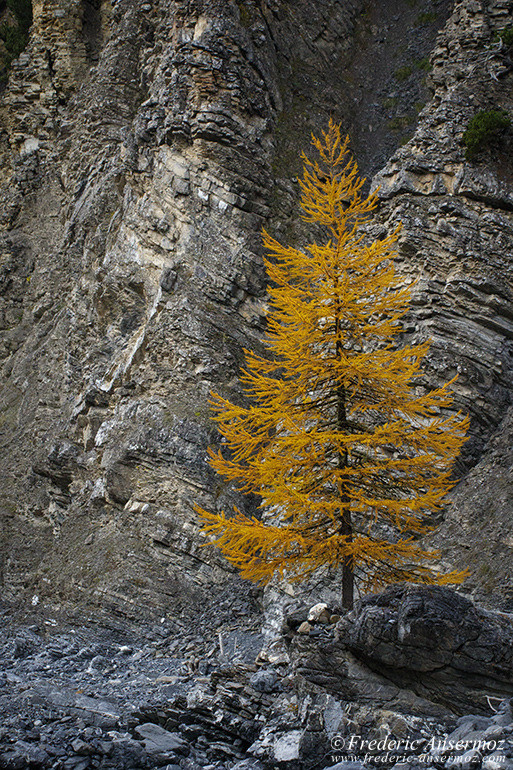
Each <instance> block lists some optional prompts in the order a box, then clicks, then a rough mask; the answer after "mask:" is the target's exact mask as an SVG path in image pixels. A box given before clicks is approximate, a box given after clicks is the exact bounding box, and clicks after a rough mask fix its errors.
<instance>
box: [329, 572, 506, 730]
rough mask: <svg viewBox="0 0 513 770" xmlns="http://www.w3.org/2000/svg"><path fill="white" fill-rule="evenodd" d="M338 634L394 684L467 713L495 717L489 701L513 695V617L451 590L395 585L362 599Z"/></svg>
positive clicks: (339, 627)
mask: <svg viewBox="0 0 513 770" xmlns="http://www.w3.org/2000/svg"><path fill="white" fill-rule="evenodd" d="M337 633H338V643H339V644H341V645H343V646H345V647H347V648H348V649H349V650H351V652H353V653H354V654H355V655H356V656H357V657H362V658H364V659H365V660H366V661H367V662H368V664H370V665H371V666H372V667H374V668H377V669H379V670H380V672H381V673H382V674H384V675H385V676H386V678H387V679H389V680H390V681H392V682H394V683H395V684H397V685H398V686H400V687H402V688H408V689H411V690H413V691H414V692H415V693H417V694H418V695H420V696H421V697H425V698H429V699H431V700H434V701H436V702H439V703H442V704H444V705H446V706H448V707H449V708H451V709H453V710H455V711H459V712H460V713H461V712H465V711H469V710H471V709H479V710H481V711H482V712H489V705H488V701H487V696H492V697H497V696H499V697H500V696H502V697H504V696H505V695H509V694H511V693H513V682H512V680H511V674H510V672H511V669H512V666H513V620H512V619H511V618H508V617H505V616H504V615H502V614H500V613H496V614H494V613H491V612H485V611H483V610H480V609H478V608H477V607H476V606H475V605H474V604H472V602H471V601H470V600H468V599H466V598H464V597H463V596H461V595H459V594H457V593H455V592H454V591H451V590H450V589H448V588H443V587H421V586H415V585H409V584H405V585H401V586H394V587H391V588H389V589H387V590H386V591H385V592H384V593H382V594H379V595H375V596H369V597H367V598H365V599H363V600H362V601H361V602H360V604H359V605H358V607H357V608H356V610H355V611H353V612H352V613H351V614H350V615H348V616H346V617H345V618H343V619H342V620H341V621H340V622H339V624H338V626H337ZM488 725H489V723H487V724H486V726H488ZM480 726H481V725H480ZM482 726H483V727H484V726H485V725H484V724H483V725H482ZM466 729H467V724H466V723H465V727H463V725H462V730H466Z"/></svg>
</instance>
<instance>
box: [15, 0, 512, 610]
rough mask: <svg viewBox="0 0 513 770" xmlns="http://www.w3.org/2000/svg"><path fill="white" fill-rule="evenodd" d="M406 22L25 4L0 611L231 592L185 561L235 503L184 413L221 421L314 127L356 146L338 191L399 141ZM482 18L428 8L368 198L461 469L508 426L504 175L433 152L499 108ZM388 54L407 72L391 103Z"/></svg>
mask: <svg viewBox="0 0 513 770" xmlns="http://www.w3.org/2000/svg"><path fill="white" fill-rule="evenodd" d="M426 8H427V9H428V10H427V11H424V15H422V14H420V12H419V9H415V8H414V7H413V5H412V4H411V3H407V2H404V3H402V2H390V3H382V4H380V6H379V9H378V10H377V9H370V10H369V9H367V10H368V13H362V12H364V11H366V6H365V5H364V4H363V2H359V0H352V2H349V3H347V2H346V3H340V2H338V1H337V0H323V2H318V3H316V4H314V6H312V4H311V3H308V2H306V1H305V2H303V0H301V1H300V2H298V3H296V4H295V6H294V8H291V7H290V6H289V4H283V3H279V2H275V1H274V0H269V2H266V3H263V4H262V3H260V2H258V3H257V2H252V1H251V0H245V1H244V2H240V3H237V2H225V1H224V0H194V1H191V2H189V3H186V4H185V3H181V2H171V0H161V2H159V3H152V4H150V3H147V4H145V3H143V4H141V3H135V2H134V1H133V0H119V1H118V2H115V3H109V2H105V0H102V2H96V1H95V2H83V3H79V2H74V1H73V2H72V0H38V2H36V3H34V26H33V30H32V35H31V41H30V43H29V46H28V48H27V50H26V51H25V52H24V53H23V54H22V55H21V56H20V58H19V59H18V61H17V62H16V63H15V64H14V65H13V70H12V73H11V78H10V81H9V85H8V88H7V90H6V91H5V93H4V95H3V107H2V125H3V132H2V135H1V137H0V139H1V148H0V149H1V153H2V175H3V176H2V178H3V179H4V181H5V185H4V188H3V192H2V226H3V235H2V243H1V252H0V253H1V257H0V287H1V292H2V308H1V315H0V324H1V336H0V358H1V366H2V370H1V389H0V443H1V452H2V459H1V463H2V473H3V477H4V480H5V481H4V484H3V488H2V490H1V492H0V511H1V521H2V528H3V537H2V543H3V545H2V563H1V573H2V582H3V586H4V591H5V592H6V594H7V595H10V596H15V595H23V596H24V597H27V598H32V597H33V596H37V597H38V601H51V602H54V603H58V602H60V601H63V600H71V601H72V602H74V603H77V602H80V601H82V600H83V599H84V600H86V601H87V602H97V603H99V604H100V605H102V606H104V607H107V608H109V609H113V610H115V611H116V612H122V613H127V614H138V613H144V612H146V611H150V610H151V611H155V612H161V610H162V609H164V608H169V607H180V606H181V604H191V603H194V602H197V601H201V597H205V596H206V595H207V594H208V593H209V592H210V591H211V586H212V585H216V584H221V583H225V582H226V581H228V582H229V581H232V582H233V585H234V586H235V585H238V581H237V578H236V577H235V576H233V575H232V573H231V572H230V570H229V569H228V568H227V566H226V564H225V562H224V561H223V560H222V559H221V558H220V557H219V556H218V555H216V554H215V553H213V552H211V551H209V550H207V549H203V548H201V547H200V546H201V545H202V542H203V541H202V539H201V538H199V537H198V534H197V524H196V517H195V513H194V510H193V505H194V503H196V502H199V503H200V504H203V505H205V506H211V507H217V508H218V509H219V508H222V507H223V505H225V504H227V503H228V502H232V501H234V500H235V501H238V502H239V503H240V504H241V505H244V506H245V509H246V510H248V511H252V510H254V507H255V505H256V504H257V501H256V500H251V499H250V500H247V501H245V502H242V501H240V499H239V496H238V495H237V494H236V493H235V492H234V491H233V490H232V489H230V488H228V487H226V485H224V484H223V482H222V481H221V480H219V479H215V478H214V477H213V475H212V473H211V471H210V470H209V467H208V465H207V463H206V458H205V450H206V447H207V446H208V445H209V444H211V443H215V442H216V441H217V438H218V437H217V436H216V434H215V431H214V428H213V426H212V423H211V421H210V418H209V411H208V403H207V402H208V396H209V392H210V390H211V389H212V388H215V389H216V390H219V391H220V392H222V393H223V394H229V395H234V396H235V397H237V394H238V385H237V375H238V372H239V366H240V362H241V350H242V348H243V347H245V346H247V347H255V348H257V349H258V347H259V344H260V340H261V338H262V335H263V332H264V327H263V315H264V310H265V303H266V297H265V279H264V275H263V270H262V262H261V246H260V229H261V227H262V225H264V224H266V225H267V226H269V227H271V228H273V232H276V233H277V234H278V236H280V237H283V238H285V239H292V240H295V242H299V243H300V242H302V239H304V233H303V231H302V229H301V227H300V226H298V225H297V222H296V219H294V217H293V216H292V213H291V212H292V211H293V203H294V198H295V195H296V192H295V188H294V185H293V182H292V179H291V177H292V176H293V174H294V173H296V172H297V160H296V159H297V158H298V156H299V150H300V148H301V146H304V145H305V144H306V141H307V136H308V133H309V131H310V129H316V130H317V129H318V128H319V127H321V126H322V127H323V126H324V125H325V124H326V120H327V117H328V116H329V114H334V115H335V117H337V118H338V119H340V120H342V121H343V123H344V125H347V127H348V128H350V129H352V130H353V131H354V133H355V143H356V145H358V144H360V145H361V146H362V147H366V148H367V149H368V148H369V147H371V146H373V147H375V150H374V149H373V150H372V152H371V151H370V149H368V151H366V152H365V153H363V155H364V170H373V169H375V168H376V167H377V166H378V165H381V163H382V162H383V160H384V159H385V158H386V157H387V156H388V155H389V154H390V153H391V152H392V151H393V148H394V147H395V146H396V145H397V143H398V141H399V139H400V136H402V134H398V133H397V129H396V128H392V127H389V130H385V129H384V128H383V125H382V123H383V120H384V119H385V118H384V116H386V115H389V114H390V115H391V113H389V112H387V111H390V110H393V109H396V108H397V109H399V107H397V103H400V104H401V105H403V106H404V108H405V109H406V106H405V105H406V102H408V104H409V107H408V109H413V107H414V104H413V100H415V99H416V98H418V94H421V93H423V88H424V86H423V85H422V77H423V73H424V70H423V67H424V64H420V62H423V61H424V59H423V58H421V57H425V56H426V54H427V53H429V51H430V49H431V48H432V44H433V38H434V34H435V32H436V28H437V26H442V25H443V24H444V22H445V18H446V16H447V14H448V13H449V11H450V5H449V3H448V2H442V1H441V0H440V1H437V2H435V0H433V1H432V2H430V3H428V4H427V6H426ZM510 14H511V8H510V4H509V3H508V2H505V0H493V2H490V3H488V4H484V3H480V2H476V1H475V0H462V1H461V2H459V3H457V4H456V6H455V8H454V12H453V14H452V16H451V17H450V20H449V22H448V23H447V26H446V27H445V29H444V30H443V31H442V32H441V34H440V36H439V38H438V43H437V45H436V48H435V50H434V53H433V57H432V63H433V70H432V73H431V75H430V78H431V82H432V86H433V88H434V97H433V100H432V101H430V102H429V103H428V104H427V105H426V107H425V108H424V110H423V111H422V112H421V114H420V117H419V123H418V127H417V130H416V133H415V135H414V137H413V138H412V139H411V141H410V142H409V143H408V144H406V145H405V146H404V147H402V149H400V150H399V151H398V152H397V154H396V155H395V156H394V157H393V158H392V160H391V161H390V163H389V164H388V165H387V166H386V167H385V169H384V170H383V172H382V173H381V175H380V178H379V180H378V181H379V182H380V184H381V193H380V195H381V196H382V199H383V203H382V207H381V212H380V217H381V220H382V223H386V224H387V225H388V224H390V225H392V224H393V223H395V222H397V221H398V220H399V219H400V220H401V221H402V222H403V227H404V229H403V240H402V248H401V257H402V265H401V266H402V269H403V270H404V272H405V273H407V274H408V276H411V275H413V276H415V277H418V276H420V283H419V284H418V291H417V293H416V295H415V306H414V308H413V313H412V318H411V325H410V329H409V330H408V333H409V334H417V335H420V336H425V335H427V334H429V335H430V336H432V338H433V340H434V342H433V347H432V354H431V357H430V360H429V361H430V364H429V369H428V372H427V377H428V379H429V381H430V382H432V383H434V382H438V381H439V380H440V379H446V378H447V377H449V376H451V375H452V374H454V373H456V372H457V371H459V372H460V379H459V381H458V385H457V398H458V405H459V406H461V407H462V408H464V409H466V410H469V411H470V412H471V413H472V416H473V418H474V422H473V429H472V440H471V442H469V445H468V450H467V455H466V459H465V466H464V467H468V466H469V465H470V464H472V463H475V462H476V461H477V460H478V459H479V458H480V457H481V454H482V449H483V446H484V444H485V442H486V441H487V440H488V439H489V437H490V436H491V435H492V434H493V433H494V431H497V430H498V425H499V422H500V419H501V417H502V416H503V414H504V412H505V410H506V409H507V407H508V404H509V402H510V392H511V383H510V372H511V360H510V345H511V334H510V319H509V315H508V312H509V311H508V309H507V306H508V302H509V291H510V288H509V278H508V270H509V263H508V259H509V257H508V254H509V248H510V243H511V229H510V197H511V196H510V192H509V190H510V187H509V181H508V179H507V178H506V177H505V174H506V172H507V164H506V163H505V162H500V160H499V161H497V160H494V159H493V158H489V159H487V158H484V159H481V161H480V162H478V163H477V164H470V163H468V162H466V161H465V160H464V149H463V147H462V146H461V142H460V140H461V135H462V133H463V131H464V128H465V127H466V122H467V120H468V118H469V117H470V116H471V114H473V111H474V110H477V109H478V108H486V107H487V106H488V105H489V104H490V103H492V102H494V101H496V100H502V102H503V105H504V107H505V108H508V107H509V106H510V105H509V101H508V99H509V98H510V97H509V96H508V84H509V82H510V77H511V76H510V73H509V70H508V65H507V63H506V62H505V59H504V56H503V53H501V51H500V50H499V49H498V46H497V45H496V42H494V41H495V35H496V33H497V31H498V30H501V29H503V28H504V27H506V26H507V25H508V23H509V21H510ZM362 41H364V43H365V46H363V47H362V46H361V43H362ZM404 41H407V44H406V48H404V45H405V43H404ZM363 50H367V51H368V52H369V54H368V56H367V59H366V58H365V56H363V55H362V51H363ZM409 54H414V55H415V57H418V58H416V59H415V60H414V61H416V62H417V63H418V66H417V65H415V66H410V70H411V71H409V74H408V73H406V80H404V79H403V80H398V77H399V75H397V72H398V71H399V70H397V69H395V68H396V67H399V65H403V66H402V70H403V72H402V74H401V78H402V77H403V75H404V74H405V72H406V70H404V66H405V65H404V62H405V57H406V59H407V57H408V56H409ZM375 61H380V62H381V63H382V66H381V65H380V70H381V74H382V75H383V76H384V80H383V83H384V85H383V89H384V90H383V91H381V90H380V89H379V88H378V87H377V86H375V85H373V83H375V78H374V75H373V73H374V71H375V70H374V62H375ZM399 69H401V67H399ZM401 83H403V85H402V86H401V85H400V84H401ZM361 84H364V86H362V88H360V85H361ZM368 89H370V90H368ZM367 90H368V93H369V95H370V94H372V99H371V98H368V99H367V98H366V93H367ZM393 94H396V95H395V96H394V95H393ZM397 94H398V95H397ZM374 100H375V101H374ZM394 100H395V101H394ZM401 100H406V101H405V102H404V104H403V102H402V101H401ZM408 100H409V101H408ZM410 102H412V103H411V104H410ZM394 104H395V105H396V107H393V105H394ZM354 105H359V109H357V110H355V107H354ZM401 109H402V107H401ZM396 117H397V115H396ZM378 124H381V128H380V132H378V133H377V134H376V133H375V131H374V128H375V126H376V125H378ZM406 124H407V122H405V123H404V125H406ZM401 125H403V123H401ZM371 129H372V130H371ZM410 130H411V129H410ZM371 134H372V135H373V136H377V137H378V139H373V137H371ZM373 142H374V145H373V144H372V143H373ZM293 159H294V160H293ZM294 164H296V165H294ZM494 164H495V165H494ZM376 232H378V233H379V232H382V225H380V224H378V225H376ZM462 469H463V466H462ZM455 510H456V509H455ZM458 510H459V509H458ZM450 520H451V519H450V518H448V521H450ZM508 526H509V525H508ZM468 537H469V538H470V539H471V538H472V537H473V535H472V534H471V532H470V530H469V534H468ZM505 548H506V556H505V559H506V562H507V559H508V558H509V554H510V552H509V551H508V550H507V548H509V546H507V545H506V546H505ZM453 559H455V560H456V561H458V560H459V559H460V556H459V554H458V553H455V554H454V555H453ZM506 562H505V563H506ZM475 582H476V584H478V583H479V584H481V583H483V581H482V580H481V579H480V578H479V577H478V578H475ZM234 590H235V588H234Z"/></svg>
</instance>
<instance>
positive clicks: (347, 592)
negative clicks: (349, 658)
mask: <svg viewBox="0 0 513 770" xmlns="http://www.w3.org/2000/svg"><path fill="white" fill-rule="evenodd" d="M338 347H339V343H337V349H338ZM337 429H338V430H339V431H341V432H343V431H347V415H346V391H345V388H344V386H343V385H338V387H337ZM347 465H348V456H347V451H343V452H339V453H338V467H339V469H342V468H347ZM350 502H351V501H350V498H349V495H348V493H347V491H345V490H341V493H340V504H341V505H340V508H341V522H340V529H339V532H340V534H341V535H344V536H345V537H346V539H347V542H348V543H350V542H351V540H352V539H353V524H352V521H351V508H350ZM353 597H354V565H353V560H352V558H351V557H349V556H346V557H345V558H344V560H343V561H342V606H343V607H345V608H346V609H348V610H351V609H352V608H353Z"/></svg>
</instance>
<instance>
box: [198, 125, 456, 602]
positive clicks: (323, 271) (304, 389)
mask: <svg viewBox="0 0 513 770" xmlns="http://www.w3.org/2000/svg"><path fill="white" fill-rule="evenodd" d="M312 144H313V146H314V148H315V151H316V156H315V159H309V158H308V157H306V156H305V155H304V154H303V156H302V159H303V161H304V174H303V178H302V180H301V181H300V182H299V184H300V188H301V207H302V211H303V214H302V218H303V220H304V221H305V222H308V223H311V224H312V225H313V226H314V228H315V232H316V233H317V234H319V233H320V237H318V238H317V240H316V241H315V242H313V243H311V244H310V245H308V246H307V247H306V248H305V249H299V248H294V247H292V246H282V245H281V244H280V243H278V241H276V240H275V239H274V238H272V237H271V236H270V235H269V234H268V233H267V232H265V231H264V245H265V247H266V249H267V252H268V257H267V259H266V260H265V266H266V269H267V273H268V277H269V288H268V292H269V300H270V304H269V310H268V315H267V336H266V339H265V347H266V354H265V355H264V356H262V355H257V354H256V353H254V352H251V351H245V367H244V370H243V372H242V375H241V382H242V385H243V389H244V391H245V394H246V396H247V401H246V404H245V405H239V404H234V403H231V402H230V401H229V400H227V399H225V398H223V397H222V396H221V395H217V394H214V395H213V397H212V401H211V403H212V406H213V409H214V412H215V416H214V419H215V421H216V422H217V424H218V426H219V431H220V433H221V435H222V436H223V437H224V439H225V443H224V446H223V448H222V450H218V451H214V450H210V462H211V465H212V467H213V468H214V469H215V470H216V471H217V472H218V473H219V474H221V475H222V476H224V478H225V479H227V480H228V481H229V482H233V483H235V485H236V486H237V487H238V488H239V489H240V490H242V491H245V492H253V493H257V494H259V495H261V498H262V503H261V509H262V511H263V516H262V518H261V519H260V520H259V519H257V518H252V517H247V516H245V515H244V514H243V513H241V512H240V510H238V509H235V511H234V512H232V513H231V515H230V516H226V515H225V513H224V512H220V513H213V512H208V511H205V510H203V509H201V508H198V509H197V510H198V511H199V513H200V515H201V517H202V519H203V531H204V532H207V533H211V534H213V535H214V538H215V542H216V544H217V545H218V546H219V548H220V549H221V550H222V552H223V553H224V555H225V556H226V558H227V559H228V561H230V562H231V563H232V564H234V565H235V566H236V567H238V568H239V570H240V571H241V574H242V576H243V577H245V578H249V579H251V580H255V581H260V582H264V583H265V582H267V581H268V580H270V578H271V577H272V576H273V575H275V574H279V575H282V576H286V577H287V579H289V580H290V579H294V578H301V577H305V576H307V575H309V574H311V573H312V572H313V571H314V570H316V569H318V568H319V567H321V566H324V565H333V566H335V567H342V594H343V596H342V602H343V605H344V606H345V607H351V606H352V604H353V594H354V576H355V570H356V571H357V575H358V577H359V580H361V581H362V584H363V587H365V588H371V587H376V586H378V585H385V584H387V583H392V582H398V581H402V580H413V581H420V582H427V583H447V582H459V581H460V580H461V579H462V576H463V575H462V573H450V574H447V575H443V576H440V575H437V574H436V573H434V572H433V571H432V570H431V569H430V567H429V566H428V563H427V560H429V559H430V558H432V557H433V556H435V555H436V554H433V553H432V552H428V551H426V550H425V548H424V547H423V546H422V545H421V544H420V542H419V537H420V536H421V535H423V534H425V533H426V532H428V531H429V530H430V529H432V526H431V524H430V514H432V513H433V512H434V511H436V510H437V509H438V508H439V507H440V504H441V501H442V498H443V497H444V495H445V494H446V492H447V491H448V490H449V489H450V488H451V486H452V485H453V481H452V480H451V468H452V465H453V462H454V459H455V458H456V456H457V455H458V453H459V451H460V449H461V446H462V444H463V442H464V440H465V433H466V430H467V427H468V418H466V417H464V416H462V415H461V414H460V413H454V412H450V411H449V410H450V407H451V404H452V396H451V393H450V386H451V384H452V382H453V380H451V381H450V382H447V383H446V384H445V385H443V386H442V387H439V388H436V389H434V390H430V391H426V389H425V388H423V387H422V386H421V384H420V378H421V377H422V370H421V364H422V360H423V358H424V357H425V355H426V353H427V351H428V348H429V342H421V343H419V344H403V345H401V344H400V335H401V332H402V326H401V319H402V318H403V316H404V315H405V313H406V312H407V310H408V302H409V296H410V291H409V289H408V288H407V287H404V285H402V284H401V283H400V282H399V281H398V279H397V278H396V276H395V272H394V257H395V256H396V254H395V252H394V248H395V245H396V243H397V239H398V236H399V229H396V230H395V231H394V232H392V233H391V234H390V235H388V237H386V238H383V239H382V240H376V241H374V242H369V241H368V239H367V238H366V236H365V233H364V231H363V230H362V225H363V224H364V223H365V222H366V221H367V220H368V219H369V216H370V215H371V213H372V212H373V210H374V209H375V208H376V205H377V198H376V195H375V194H371V195H368V196H366V197H365V196H363V194H362V185H363V183H364V180H363V179H361V178H359V176H358V169H357V165H356V163H355V161H354V160H353V159H352V157H351V155H350V153H349V150H348V139H346V140H345V141H344V140H343V139H342V138H341V133H340V128H339V127H338V126H337V125H336V124H335V123H333V122H332V121H330V124H329V129H328V131H327V132H323V133H322V136H321V137H320V138H316V137H312Z"/></svg>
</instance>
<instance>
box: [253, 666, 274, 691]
mask: <svg viewBox="0 0 513 770" xmlns="http://www.w3.org/2000/svg"><path fill="white" fill-rule="evenodd" d="M249 683H250V684H251V686H252V687H254V688H255V690H258V691H259V692H267V693H269V692H275V690H277V689H278V688H279V679H278V675H277V673H276V671H273V670H272V669H260V670H259V671H256V672H255V673H254V674H252V675H251V676H250V678H249Z"/></svg>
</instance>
